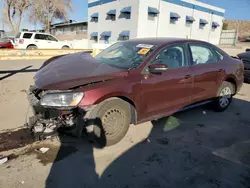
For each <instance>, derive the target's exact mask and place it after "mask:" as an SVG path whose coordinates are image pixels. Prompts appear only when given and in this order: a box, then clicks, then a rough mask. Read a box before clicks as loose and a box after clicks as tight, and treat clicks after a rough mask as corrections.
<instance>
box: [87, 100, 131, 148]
mask: <svg viewBox="0 0 250 188" xmlns="http://www.w3.org/2000/svg"><path fill="white" fill-rule="evenodd" d="M90 116H91V119H92V120H93V124H94V125H93V126H94V130H93V136H94V139H95V140H96V141H97V142H98V144H100V145H101V146H102V147H104V146H111V145H114V144H116V143H118V142H120V141H121V140H122V139H123V137H124V136H125V135H126V133H127V132H128V128H129V125H130V123H131V108H130V104H129V103H127V102H125V101H123V100H121V99H119V98H111V99H107V100H105V101H103V102H101V103H100V104H98V105H97V107H96V108H95V109H94V110H93V112H92V113H91V115H90Z"/></svg>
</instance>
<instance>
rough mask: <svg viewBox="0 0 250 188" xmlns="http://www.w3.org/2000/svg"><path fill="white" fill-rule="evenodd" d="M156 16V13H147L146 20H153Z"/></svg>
mask: <svg viewBox="0 0 250 188" xmlns="http://www.w3.org/2000/svg"><path fill="white" fill-rule="evenodd" d="M156 18H157V14H148V20H151V21H155V20H156Z"/></svg>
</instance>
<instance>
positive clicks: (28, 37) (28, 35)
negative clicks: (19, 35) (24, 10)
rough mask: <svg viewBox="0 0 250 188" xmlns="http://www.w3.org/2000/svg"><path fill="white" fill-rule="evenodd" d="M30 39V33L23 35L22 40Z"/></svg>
mask: <svg viewBox="0 0 250 188" xmlns="http://www.w3.org/2000/svg"><path fill="white" fill-rule="evenodd" d="M31 37H32V33H24V34H23V38H24V39H30V38H31Z"/></svg>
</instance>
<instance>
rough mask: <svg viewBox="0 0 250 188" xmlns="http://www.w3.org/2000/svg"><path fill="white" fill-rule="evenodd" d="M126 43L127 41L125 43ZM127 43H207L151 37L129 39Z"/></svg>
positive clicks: (158, 44)
mask: <svg viewBox="0 0 250 188" xmlns="http://www.w3.org/2000/svg"><path fill="white" fill-rule="evenodd" d="M126 42H127V41H126ZM128 42H132V43H142V44H152V45H157V46H161V45H166V44H170V43H176V42H178V43H179V42H199V43H207V42H204V41H200V40H193V39H184V38H172V37H152V38H136V39H130V40H128Z"/></svg>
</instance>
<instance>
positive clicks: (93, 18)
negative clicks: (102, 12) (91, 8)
mask: <svg viewBox="0 0 250 188" xmlns="http://www.w3.org/2000/svg"><path fill="white" fill-rule="evenodd" d="M98 17H99V13H97V12H96V13H94V14H92V15H91V20H90V21H91V22H95V23H97V22H98Z"/></svg>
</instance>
